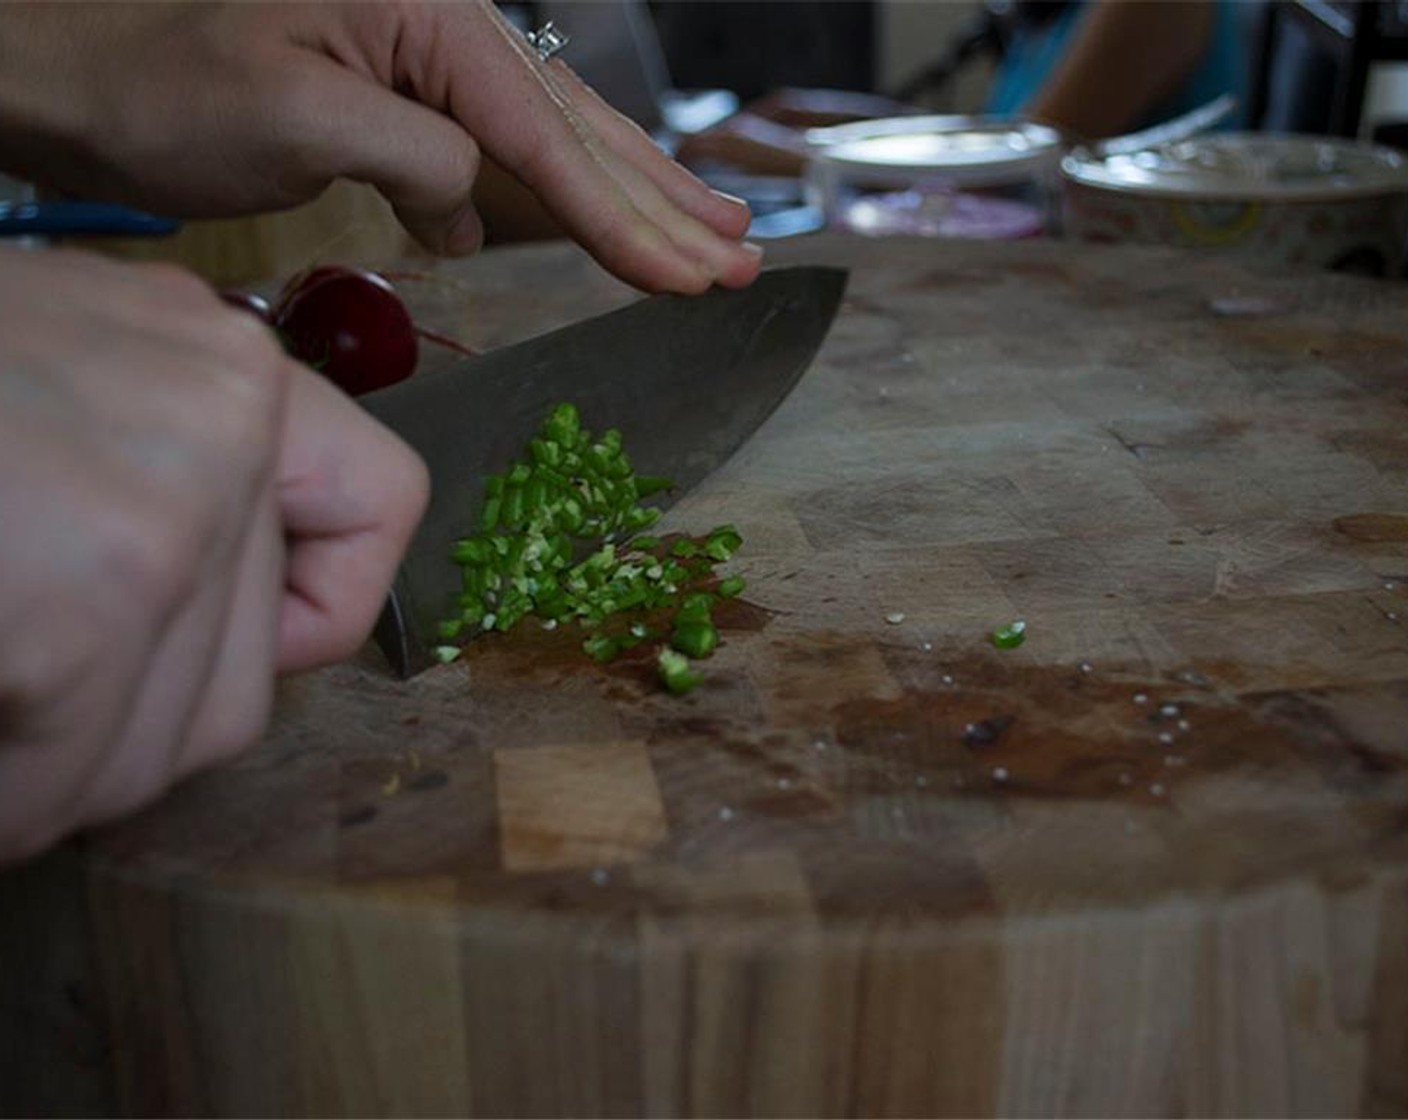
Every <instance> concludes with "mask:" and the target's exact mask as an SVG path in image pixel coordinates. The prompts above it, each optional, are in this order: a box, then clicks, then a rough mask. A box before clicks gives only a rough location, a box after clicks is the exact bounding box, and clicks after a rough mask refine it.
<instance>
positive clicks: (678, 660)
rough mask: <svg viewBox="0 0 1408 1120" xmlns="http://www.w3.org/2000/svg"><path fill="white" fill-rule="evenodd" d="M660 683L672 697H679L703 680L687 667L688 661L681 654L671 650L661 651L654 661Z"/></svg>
mask: <svg viewBox="0 0 1408 1120" xmlns="http://www.w3.org/2000/svg"><path fill="white" fill-rule="evenodd" d="M656 666H657V668H658V669H659V673H660V680H661V683H663V684H664V686H665V688H666V689H668V690H669V691H670V692H671V693H672V694H673V695H675V696H680V695H683V694H684V693H686V692H688V691H689V690H690V689H692V688H694V687H695V686H696V685H698V684H699V683H700V681H701V680H702V679H703V678H702V677H700V676H699V674H698V673H695V672H693V671H692V670H691V669H690V667H689V661H688V660H687V659H686V658H685V656H684V655H683V654H681V653H676V652H675V651H674V650H672V649H662V650H661V651H660V656H659V658H658V659H657V660H656Z"/></svg>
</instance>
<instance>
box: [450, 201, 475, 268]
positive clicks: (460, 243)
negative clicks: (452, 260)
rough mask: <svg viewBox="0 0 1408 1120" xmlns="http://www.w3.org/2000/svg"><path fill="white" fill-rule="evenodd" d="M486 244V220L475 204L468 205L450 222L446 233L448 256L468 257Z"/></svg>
mask: <svg viewBox="0 0 1408 1120" xmlns="http://www.w3.org/2000/svg"><path fill="white" fill-rule="evenodd" d="M483 245H484V221H483V219H481V218H480V217H479V211H478V210H476V209H475V208H474V206H473V204H470V205H468V206H466V207H465V208H464V209H463V210H461V211H460V212H459V213H458V214H457V215H455V217H454V219H453V220H452V221H451V222H450V227H449V230H448V232H447V233H446V235H445V242H444V251H445V254H446V255H447V256H451V257H467V256H469V255H470V254H471V253H477V252H478V251H479V250H480V248H481V247H482V246H483Z"/></svg>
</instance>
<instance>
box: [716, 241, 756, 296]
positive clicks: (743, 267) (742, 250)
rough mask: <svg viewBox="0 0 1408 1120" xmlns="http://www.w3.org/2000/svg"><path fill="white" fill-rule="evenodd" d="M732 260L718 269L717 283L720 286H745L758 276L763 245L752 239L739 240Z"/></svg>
mask: <svg viewBox="0 0 1408 1120" xmlns="http://www.w3.org/2000/svg"><path fill="white" fill-rule="evenodd" d="M734 248H735V253H734V255H733V260H731V261H730V262H729V263H728V265H727V267H725V268H724V269H722V270H720V273H719V277H718V284H719V286H720V287H722V288H746V287H747V286H748V285H749V284H751V283H752V282H753V281H754V280H756V279H757V278H758V273H759V272H760V271H761V270H762V267H763V247H762V246H761V245H759V244H757V243H756V242H753V241H742V242H739V244H738V245H736V246H735V247H734Z"/></svg>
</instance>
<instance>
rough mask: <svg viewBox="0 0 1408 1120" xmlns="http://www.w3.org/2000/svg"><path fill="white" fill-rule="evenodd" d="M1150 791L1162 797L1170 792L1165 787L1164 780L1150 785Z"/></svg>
mask: <svg viewBox="0 0 1408 1120" xmlns="http://www.w3.org/2000/svg"><path fill="white" fill-rule="evenodd" d="M1149 792H1150V793H1152V794H1153V795H1154V796H1155V797H1162V796H1163V795H1164V794H1165V793H1167V792H1168V790H1166V789H1165V788H1164V786H1163V783H1162V782H1155V783H1154V784H1153V785H1151V786H1150V787H1149Z"/></svg>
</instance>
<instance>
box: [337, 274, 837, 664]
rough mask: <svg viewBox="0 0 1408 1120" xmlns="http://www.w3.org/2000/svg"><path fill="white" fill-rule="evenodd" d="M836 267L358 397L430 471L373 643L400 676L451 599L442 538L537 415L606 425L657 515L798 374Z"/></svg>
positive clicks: (657, 308)
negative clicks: (650, 484) (565, 406)
mask: <svg viewBox="0 0 1408 1120" xmlns="http://www.w3.org/2000/svg"><path fill="white" fill-rule="evenodd" d="M845 286H846V272H845V271H844V270H842V269H834V268H823V267H794V268H782V269H770V270H767V271H765V272H763V273H762V274H761V275H760V276H759V277H758V279H757V280H755V281H754V282H753V283H752V284H751V285H750V286H749V287H747V288H743V289H738V290H731V291H730V290H724V289H713V290H711V291H709V292H706V293H704V294H703V295H696V296H679V295H662V296H653V297H650V298H648V299H643V300H640V301H639V302H637V303H634V304H631V305H629V306H627V307H624V308H621V309H619V310H617V311H612V312H608V313H607V314H605V315H599V316H596V317H595V318H592V319H587V320H584V321H582V322H579V323H574V324H571V325H569V326H566V327H562V328H560V329H558V330H555V331H551V332H549V333H547V334H543V335H540V336H538V337H536V338H531V339H528V340H527V341H525V342H520V343H517V344H516V345H513V346H506V347H503V348H501V349H498V350H492V351H488V352H486V353H484V354H479V355H475V356H474V357H472V358H466V359H464V360H462V361H459V362H456V363H455V364H454V365H452V366H449V367H447V368H442V369H439V370H434V371H429V372H425V373H422V374H419V375H417V376H415V377H411V378H409V379H407V380H405V381H402V382H400V383H398V384H396V385H392V386H390V387H389V388H386V389H381V390H378V391H377V392H374V393H368V394H367V395H365V396H363V397H360V398H358V399H359V401H360V402H361V403H362V404H363V405H365V406H366V408H367V409H368V411H370V412H371V413H372V415H374V416H375V417H377V419H379V420H381V421H382V423H384V424H386V425H387V426H388V427H390V428H391V429H392V430H393V431H395V432H396V433H397V434H398V435H400V436H401V438H402V439H404V440H405V441H406V442H407V443H409V444H410V445H411V446H412V447H413V448H415V449H416V451H418V452H419V453H420V454H421V456H422V457H423V458H424V459H425V461H426V464H427V466H428V467H429V468H430V477H431V496H430V503H429V506H428V507H427V509H426V513H425V516H424V517H423V518H422V520H421V523H420V526H419V528H418V529H417V530H416V533H415V536H414V537H413V539H412V541H411V544H410V546H409V548H408V549H407V552H406V555H405V556H404V558H403V559H402V562H401V566H400V569H399V571H398V572H397V575H396V579H395V582H394V583H393V585H392V588H391V593H390V595H389V597H388V601H387V604H386V608H385V609H384V610H383V612H382V615H381V618H380V620H379V621H378V623H377V626H376V631H375V634H374V637H375V639H376V642H377V644H378V645H379V646H380V647H381V649H382V652H383V653H385V655H386V657H387V660H388V661H389V662H390V663H391V666H392V668H393V669H394V670H395V671H396V672H397V673H399V674H400V675H401V676H402V677H409V676H413V675H414V674H416V673H418V672H420V671H422V670H423V669H426V668H429V667H430V666H431V665H433V664H435V658H434V654H433V651H434V647H435V646H436V645H437V644H438V643H437V640H436V636H435V635H436V628H437V625H438V623H439V621H440V620H441V619H443V618H446V617H449V616H450V614H451V613H452V611H453V606H454V602H455V598H456V596H457V595H458V594H459V592H460V590H461V584H460V579H461V576H460V569H459V568H458V567H457V566H456V565H455V564H454V562H453V561H452V560H451V550H452V547H453V544H454V542H455V541H456V540H457V539H459V538H460V537H463V536H465V535H467V534H468V533H470V532H472V531H473V530H474V529H476V528H477V526H478V520H479V513H480V507H481V503H482V501H483V497H484V479H485V477H486V476H487V475H489V474H491V473H495V472H499V471H502V470H504V469H505V468H506V467H507V466H508V464H509V463H510V462H512V461H513V460H514V459H515V458H517V457H518V456H519V455H520V454H521V453H522V450H523V448H524V446H525V444H526V443H527V441H528V440H529V439H530V438H532V437H533V436H534V435H535V434H537V431H538V429H539V427H540V426H541V424H542V422H543V420H544V419H545V418H546V416H547V414H548V412H549V411H550V410H551V409H552V408H553V407H555V406H556V405H558V404H562V403H571V404H574V405H576V406H577V408H578V410H579V412H580V413H581V416H582V423H583V425H584V426H586V427H588V428H591V429H592V430H594V431H604V430H605V429H607V428H618V429H620V431H621V436H622V443H623V446H624V447H625V450H626V453H627V454H628V455H629V456H630V457H631V461H632V464H633V465H634V467H635V469H636V471H637V472H638V473H639V474H642V475H659V476H663V477H666V478H670V479H672V480H673V481H674V483H675V486H674V488H673V489H672V490H670V491H668V492H666V493H664V494H660V495H657V496H656V497H655V498H653V499H652V500H651V504H653V505H659V506H662V507H663V506H665V505H668V504H670V503H671V502H673V501H675V500H677V499H678V498H679V497H680V496H681V495H683V494H684V493H685V492H687V491H688V490H689V489H690V488H691V487H693V486H694V485H696V484H697V483H698V482H699V481H700V480H702V479H703V478H704V477H706V476H707V475H708V474H709V473H710V472H711V471H713V470H714V469H715V468H716V467H718V466H719V465H720V464H721V463H723V462H724V460H726V459H727V458H728V457H729V456H730V455H732V454H733V452H734V451H736V450H737V449H738V448H739V447H740V446H741V445H742V444H743V443H744V442H745V441H746V440H747V439H748V437H749V436H751V435H752V434H753V432H754V431H755V430H756V429H757V428H758V427H759V426H760V425H761V424H762V423H763V421H764V420H766V419H767V418H768V416H770V415H771V414H772V412H773V410H774V409H776V408H777V406H778V405H779V404H780V403H781V402H782V400H783V398H784V397H786V396H787V394H788V393H789V392H790V391H791V389H792V387H793V385H795V384H796V383H797V381H798V380H799V379H800V378H801V376H802V374H803V373H804V372H805V370H806V368H807V366H808V365H809V364H810V362H811V360H812V358H813V356H814V355H815V354H816V351H817V349H818V348H819V347H820V346H821V342H822V339H823V338H825V336H826V332H827V330H828V328H829V327H830V324H831V320H832V318H833V317H834V316H835V313H836V308H837V307H838V306H839V304H840V301H841V295H842V293H843V292H844V291H845Z"/></svg>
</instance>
